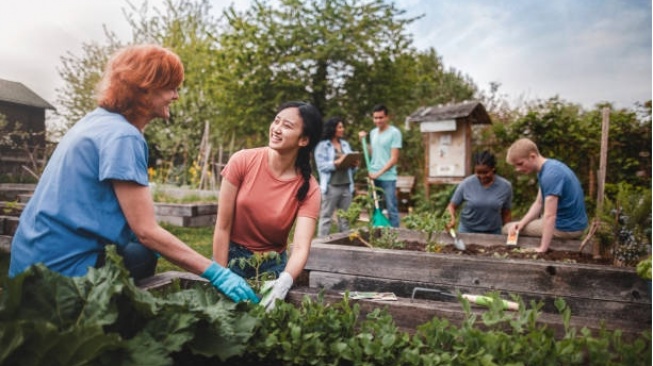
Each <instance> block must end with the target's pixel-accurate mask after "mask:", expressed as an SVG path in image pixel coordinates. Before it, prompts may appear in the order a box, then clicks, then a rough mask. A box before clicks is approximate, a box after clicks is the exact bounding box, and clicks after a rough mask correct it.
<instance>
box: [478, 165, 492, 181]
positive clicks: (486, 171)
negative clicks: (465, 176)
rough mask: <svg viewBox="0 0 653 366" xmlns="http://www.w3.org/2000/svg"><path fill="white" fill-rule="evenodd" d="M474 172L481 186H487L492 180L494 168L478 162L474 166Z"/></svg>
mask: <svg viewBox="0 0 653 366" xmlns="http://www.w3.org/2000/svg"><path fill="white" fill-rule="evenodd" d="M474 173H475V174H476V178H478V180H479V181H480V182H481V184H482V185H483V186H489V185H490V184H492V182H494V168H490V167H489V166H487V165H485V164H479V165H476V166H475V167H474Z"/></svg>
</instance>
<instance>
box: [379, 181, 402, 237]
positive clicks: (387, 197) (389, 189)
mask: <svg viewBox="0 0 653 366" xmlns="http://www.w3.org/2000/svg"><path fill="white" fill-rule="evenodd" d="M374 185H375V186H377V187H378V188H381V189H382V190H383V197H384V202H385V209H386V210H388V218H389V219H390V224H392V227H399V205H398V204H397V181H396V180H378V179H375V180H374Z"/></svg>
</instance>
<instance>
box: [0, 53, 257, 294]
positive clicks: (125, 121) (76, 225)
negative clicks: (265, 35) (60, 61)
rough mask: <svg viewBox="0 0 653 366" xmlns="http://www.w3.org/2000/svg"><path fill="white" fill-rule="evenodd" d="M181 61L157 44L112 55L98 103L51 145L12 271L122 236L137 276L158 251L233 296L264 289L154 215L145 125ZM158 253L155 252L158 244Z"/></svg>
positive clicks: (90, 255)
mask: <svg viewBox="0 0 653 366" xmlns="http://www.w3.org/2000/svg"><path fill="white" fill-rule="evenodd" d="M183 79H184V67H183V65H182V63H181V60H180V59H179V57H178V56H177V55H176V54H174V53H173V52H172V51H170V50H168V49H165V48H163V47H160V46H157V45H137V46H130V47H126V48H123V49H121V50H119V51H118V52H117V53H116V54H115V55H114V56H113V57H112V58H111V59H110V60H109V63H108V64H107V67H106V70H105V72H104V75H103V78H102V80H101V83H100V85H99V89H98V98H97V103H98V106H99V107H98V108H96V109H95V110H94V111H92V112H90V113H89V114H87V115H86V116H85V117H84V118H82V119H81V120H80V121H79V122H77V123H76V124H75V125H74V126H73V127H72V128H71V129H70V130H69V131H68V132H67V133H66V135H65V136H64V138H63V139H62V140H61V142H60V143H59V145H58V146H57V148H56V150H55V151H54V153H53V155H52V157H51V158H50V161H49V162H48V165H47V166H46V168H45V171H44V172H43V175H42V176H41V179H40V180H39V183H38V185H37V187H36V190H35V192H34V195H33V196H32V198H31V199H30V201H29V202H28V204H27V206H26V207H25V210H24V212H23V214H22V216H21V218H20V224H19V226H18V229H17V232H16V235H15V236H14V239H13V243H12V248H11V262H10V267H9V275H10V276H12V277H13V276H15V275H17V274H19V273H21V272H23V271H24V270H25V269H26V268H27V267H29V266H30V265H32V264H35V263H43V264H44V265H46V266H47V267H48V268H50V269H51V270H53V271H57V272H59V273H61V274H64V275H67V276H81V275H84V274H86V273H87V271H88V268H89V267H101V266H102V265H103V264H104V258H105V246H106V245H108V244H115V245H116V247H117V252H118V254H120V255H121V256H122V257H123V260H124V264H125V266H126V267H127V269H128V270H129V272H130V274H131V275H132V276H133V277H134V279H136V280H138V279H142V278H144V277H147V276H151V275H152V274H154V271H155V268H156V263H157V258H158V254H160V255H162V256H164V257H165V258H167V259H168V260H169V261H170V262H172V263H175V264H176V265H178V266H180V267H182V268H184V269H186V270H188V271H190V272H192V273H196V274H201V275H202V276H203V277H205V278H207V279H209V281H211V283H212V284H213V285H214V286H215V287H217V288H218V289H219V290H220V291H222V292H223V293H225V294H226V295H227V296H229V297H230V298H231V299H232V300H234V301H242V300H251V301H253V302H258V300H259V299H258V297H257V296H256V294H255V293H254V291H252V289H251V288H250V287H249V286H248V285H247V283H246V282H245V281H244V280H243V279H242V278H240V277H239V276H237V275H235V274H233V273H231V271H229V270H228V269H226V268H224V267H220V266H218V265H217V264H216V263H215V262H212V261H211V260H210V259H208V258H205V257H203V256H202V255H200V254H199V253H197V252H195V251H194V250H193V249H192V248H190V247H188V246H187V245H186V244H184V243H183V242H182V241H181V240H179V239H178V238H176V237H175V236H173V235H172V234H171V233H169V232H168V231H166V230H165V229H163V228H162V227H161V226H159V225H158V223H157V222H156V217H155V215H154V203H153V200H152V194H151V193H150V189H149V182H148V174H147V161H148V148H147V143H146V141H145V138H144V137H143V130H144V129H145V127H146V126H147V125H148V124H149V123H150V121H152V120H153V119H155V118H164V119H167V118H169V117H170V104H171V103H172V102H174V101H175V100H177V99H178V98H179V94H178V92H177V91H178V88H179V86H180V85H181V82H182V81H183ZM157 253H158V254H157Z"/></svg>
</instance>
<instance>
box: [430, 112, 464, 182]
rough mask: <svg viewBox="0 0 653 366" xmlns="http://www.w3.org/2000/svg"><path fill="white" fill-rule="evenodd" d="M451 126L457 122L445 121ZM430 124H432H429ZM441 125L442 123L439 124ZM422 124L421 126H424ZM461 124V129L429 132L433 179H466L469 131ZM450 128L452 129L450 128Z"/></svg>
mask: <svg viewBox="0 0 653 366" xmlns="http://www.w3.org/2000/svg"><path fill="white" fill-rule="evenodd" d="M445 122H446V123H445V124H444V125H447V126H450V122H453V124H454V126H455V125H456V121H445ZM429 123H430V122H429ZM437 123H438V124H441V122H437ZM423 125H424V124H422V125H421V126H423ZM464 126H465V125H464V124H463V123H461V126H460V127H461V128H459V129H456V128H454V129H453V130H451V129H447V130H439V131H432V132H428V133H427V134H428V140H429V144H428V152H427V153H428V154H429V157H428V162H429V172H428V173H429V174H428V176H429V177H431V178H464V177H465V176H466V173H468V172H466V171H465V168H466V162H467V133H466V132H467V129H466V128H465V127H464ZM449 128H450V127H449Z"/></svg>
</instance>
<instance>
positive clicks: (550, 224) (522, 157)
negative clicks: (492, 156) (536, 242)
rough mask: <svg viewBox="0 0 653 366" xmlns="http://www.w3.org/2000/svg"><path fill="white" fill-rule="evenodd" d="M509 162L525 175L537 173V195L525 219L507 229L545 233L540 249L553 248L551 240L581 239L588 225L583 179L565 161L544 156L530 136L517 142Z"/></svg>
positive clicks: (521, 233) (509, 152) (529, 234)
mask: <svg viewBox="0 0 653 366" xmlns="http://www.w3.org/2000/svg"><path fill="white" fill-rule="evenodd" d="M506 161H507V162H508V164H510V165H513V166H514V167H515V170H516V171H517V172H519V173H522V174H532V173H535V174H537V180H538V183H539V189H538V191H537V197H536V198H535V201H534V202H533V204H532V205H531V207H530V208H529V210H528V212H527V213H526V215H524V217H522V219H521V220H519V221H516V222H511V223H508V224H506V226H504V228H503V232H504V233H506V234H511V233H514V232H516V231H519V233H520V235H527V236H541V237H542V239H541V241H540V246H539V247H538V248H537V249H536V251H537V252H540V253H543V252H546V251H547V250H549V246H550V244H551V239H552V238H554V237H556V238H562V239H577V238H580V237H581V236H582V235H583V232H584V230H585V228H587V213H586V212H585V195H584V194H583V188H582V187H581V185H580V181H579V180H578V178H577V177H576V175H575V174H574V172H573V171H572V170H571V169H570V168H569V167H568V166H567V165H565V164H564V163H562V162H560V161H558V160H555V159H548V158H545V157H543V156H542V155H540V151H539V150H538V148H537V145H535V143H534V142H533V141H531V140H530V139H527V138H522V139H519V140H517V141H515V142H514V143H513V144H512V145H511V146H510V148H509V149H508V153H507V155H506Z"/></svg>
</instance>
